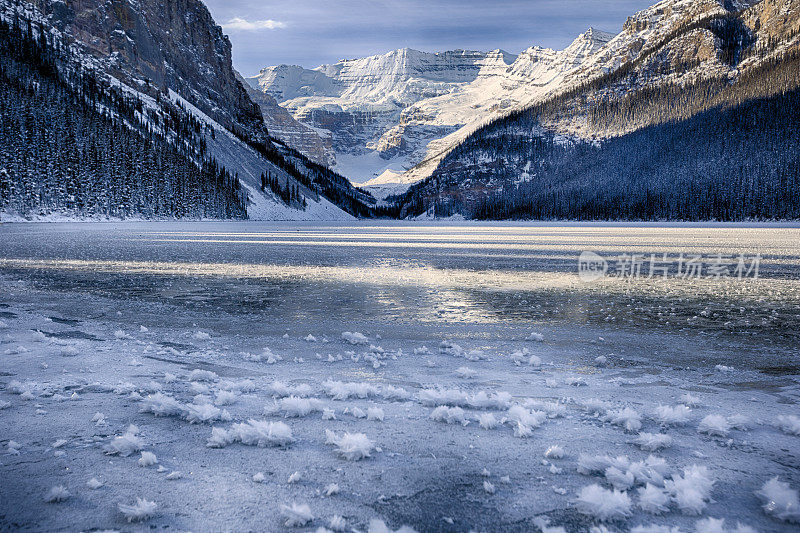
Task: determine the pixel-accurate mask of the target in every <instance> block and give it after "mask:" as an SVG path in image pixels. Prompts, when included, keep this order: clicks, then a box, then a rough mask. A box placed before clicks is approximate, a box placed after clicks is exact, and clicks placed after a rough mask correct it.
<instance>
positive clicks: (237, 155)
mask: <svg viewBox="0 0 800 533" xmlns="http://www.w3.org/2000/svg"><path fill="white" fill-rule="evenodd" d="M0 4H3V5H5V6H7V7H8V9H9V10H11V11H14V10H16V9H17V6H24V7H25V8H27V9H28V10H29V11H32V12H36V13H37V15H36V16H37V18H41V19H42V21H43V23H42V26H45V27H47V26H50V27H51V29H52V31H54V32H58V33H59V34H60V35H63V36H64V37H65V40H66V41H67V42H69V43H70V44H69V46H70V48H75V49H76V50H79V52H80V61H81V62H82V66H81V67H80V68H84V69H86V68H90V69H91V70H92V71H93V72H95V73H96V75H97V77H98V79H100V78H102V83H104V84H109V85H114V86H116V85H121V86H122V87H124V90H125V91H126V92H131V93H138V94H139V96H141V97H143V98H144V100H146V101H147V107H148V110H147V112H146V113H145V114H146V117H144V119H145V120H150V121H151V122H152V124H151V126H152V127H153V128H156V129H157V128H159V124H158V121H160V120H169V118H162V117H169V116H170V113H171V112H174V113H180V114H188V115H192V116H194V118H195V119H196V121H197V123H198V125H197V130H198V131H197V132H196V133H197V134H198V135H200V136H202V137H203V138H204V140H205V144H206V146H207V150H208V153H209V155H210V156H212V157H213V158H214V159H215V160H216V162H218V163H219V164H220V165H223V166H224V167H225V168H226V169H227V170H229V171H231V172H232V173H233V174H235V175H238V177H239V180H240V182H241V183H242V184H243V185H244V188H245V190H246V191H247V193H248V197H249V203H248V208H247V209H248V215H249V216H250V217H251V218H260V219H275V218H278V219H337V218H348V217H349V216H350V215H348V214H347V213H344V212H343V211H342V210H341V209H344V210H345V211H347V212H348V213H350V214H358V215H360V216H369V215H370V214H371V207H370V206H369V205H366V203H370V202H372V203H374V199H372V198H371V197H370V196H369V195H367V194H365V193H363V191H357V190H355V189H354V188H353V187H352V186H351V185H350V184H349V183H348V182H347V181H346V180H344V179H343V178H341V176H337V175H336V174H335V173H332V172H330V171H329V170H328V169H327V168H324V167H321V166H319V165H318V164H316V163H322V164H327V163H331V162H332V158H331V157H330V150H329V149H328V147H327V145H326V142H325V140H324V139H322V138H320V137H319V136H318V135H317V134H316V132H314V131H313V130H311V129H310V128H308V127H307V126H304V125H301V124H298V123H297V122H296V121H295V120H294V119H293V118H292V117H291V116H290V115H289V114H288V113H287V112H286V111H285V110H284V109H282V108H280V107H278V106H277V105H276V104H275V102H274V100H273V99H271V98H270V97H268V96H267V95H259V98H258V100H259V102H258V103H256V102H254V101H253V99H251V97H250V95H249V94H248V89H249V87H248V86H247V84H246V83H243V80H242V78H241V76H239V75H238V74H237V73H236V72H235V71H234V69H233V67H232V63H231V44H230V41H229V40H228V38H227V37H226V36H225V35H224V34H223V33H222V29H221V28H220V27H219V26H218V25H217V24H216V23H215V22H214V20H213V18H212V17H211V14H210V13H209V11H208V9H207V8H206V7H205V5H204V4H203V3H202V2H201V1H200V0H169V1H166V2H164V1H161V0H0ZM166 102H169V106H168V107H170V108H171V109H170V110H169V111H167V110H166V107H167V106H166ZM262 112H265V113H266V114H267V116H266V117H265V116H264V114H262ZM153 116H155V117H156V118H152V117H153ZM267 126H272V127H274V128H275V129H276V136H275V138H274V139H273V138H272V137H271V136H270V134H269V131H268V129H267ZM273 140H276V141H283V142H273ZM293 142H297V143H298V144H299V146H300V148H301V149H303V150H304V151H305V152H307V153H309V154H311V155H312V161H309V160H308V159H307V158H306V157H303V156H302V155H301V154H300V153H299V152H297V151H296V150H295V149H294V148H293V147H292V146H291V144H292V143H293ZM263 173H268V174H269V175H271V176H272V177H275V178H276V179H277V181H278V182H279V184H280V186H281V187H282V188H283V190H288V189H290V188H291V189H292V190H296V191H299V195H301V196H302V198H300V196H297V195H295V196H294V197H292V198H294V199H292V198H290V199H289V200H281V196H280V195H279V194H278V193H276V192H272V191H270V190H266V189H263V188H262V182H261V175H262V174H263ZM284 196H286V195H284ZM287 198H289V196H287ZM302 199H306V200H308V201H307V202H303V201H301V200H302ZM328 200H330V201H328ZM331 202H332V203H331ZM365 202H366V203H365ZM333 204H336V205H333ZM337 206H338V207H337ZM339 208H341V209H339Z"/></svg>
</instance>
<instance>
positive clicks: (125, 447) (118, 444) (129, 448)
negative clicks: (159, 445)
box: [104, 424, 144, 457]
mask: <svg viewBox="0 0 800 533" xmlns="http://www.w3.org/2000/svg"><path fill="white" fill-rule="evenodd" d="M138 433H139V428H137V427H136V426H134V425H133V424H131V425H130V426H128V429H127V430H126V431H125V433H124V434H122V435H120V436H118V437H114V438H113V439H112V440H111V442H109V443H108V444H106V446H105V447H104V450H105V452H106V455H119V456H120V457H128V456H129V455H131V454H132V453H135V452H138V451H139V450H141V449H142V448H143V447H144V442H143V441H142V439H141V437H139V436H138Z"/></svg>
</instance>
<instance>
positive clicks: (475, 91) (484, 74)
mask: <svg viewBox="0 0 800 533" xmlns="http://www.w3.org/2000/svg"><path fill="white" fill-rule="evenodd" d="M611 37H612V35H610V34H606V33H603V32H599V31H597V30H592V29H590V30H589V31H587V32H586V33H585V34H582V35H581V36H579V37H578V38H577V39H576V40H575V42H574V43H572V45H570V46H569V47H568V48H566V49H565V50H562V51H554V50H549V49H542V48H537V47H534V48H530V49H528V50H526V51H525V52H523V53H522V54H520V55H519V56H515V55H513V54H509V53H507V52H504V51H502V50H495V51H492V52H474V51H465V50H455V51H450V52H441V53H427V52H419V51H416V50H411V49H401V50H395V51H392V52H389V53H387V54H383V55H378V56H371V57H367V58H362V59H355V60H347V61H341V62H339V63H336V64H334V65H323V66H321V67H318V68H316V69H314V70H307V69H303V68H302V67H298V66H289V65H280V66H276V67H268V68H265V69H263V70H262V71H261V73H260V74H259V75H258V76H256V77H254V78H250V79H249V80H248V81H250V83H251V85H253V86H254V87H255V88H257V89H258V90H260V91H262V92H264V93H266V94H268V95H269V96H272V97H274V98H275V99H276V100H277V101H278V102H279V103H280V104H281V105H282V106H284V107H286V108H287V109H288V110H289V111H290V112H291V113H292V114H293V115H294V117H295V118H296V119H298V120H299V121H300V122H303V123H306V124H309V125H311V126H313V127H314V128H315V129H318V130H327V131H330V132H331V136H332V140H333V148H334V150H335V152H336V160H337V166H336V167H335V168H337V169H341V170H342V172H343V173H344V174H346V175H347V176H348V177H350V178H351V179H353V180H354V181H368V183H369V185H381V184H385V183H392V182H396V181H401V182H402V181H406V182H408V181H409V179H410V180H411V181H413V180H414V179H415V178H414V177H411V178H408V177H401V176H400V175H402V174H403V173H404V172H405V170H406V169H407V168H408V167H410V166H412V165H413V164H415V163H417V162H419V161H421V160H423V159H425V158H426V157H427V154H429V153H431V152H432V151H435V150H437V142H439V140H440V139H443V138H447V136H449V135H451V134H453V133H454V132H457V131H464V130H467V129H469V128H473V129H474V127H476V126H477V125H479V124H481V123H482V122H484V121H485V120H486V119H487V118H491V117H497V116H501V115H502V114H503V113H506V112H508V111H510V110H512V109H515V108H518V107H519V106H521V105H523V104H525V103H527V102H529V101H530V100H531V99H532V98H533V97H535V96H536V95H538V94H545V93H547V92H548V91H550V90H552V89H553V88H554V87H557V86H559V85H560V84H561V83H562V81H563V79H564V77H565V76H566V75H567V74H568V73H569V71H570V70H572V69H574V68H575V67H576V66H578V65H580V64H581V63H582V62H583V61H584V60H585V59H586V58H587V57H589V56H590V55H591V53H592V52H593V51H595V50H597V49H599V48H600V47H601V46H602V45H604V44H605V43H606V42H608V40H610V39H611Z"/></svg>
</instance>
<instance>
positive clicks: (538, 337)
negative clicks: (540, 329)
mask: <svg viewBox="0 0 800 533" xmlns="http://www.w3.org/2000/svg"><path fill="white" fill-rule="evenodd" d="M525 340H526V341H533V342H544V335H542V334H541V333H536V332H535V331H532V332H531V333H530V334H528V336H527V337H525Z"/></svg>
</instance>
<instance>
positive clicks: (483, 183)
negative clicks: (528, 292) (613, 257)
mask: <svg viewBox="0 0 800 533" xmlns="http://www.w3.org/2000/svg"><path fill="white" fill-rule="evenodd" d="M798 91H800V0H762V1H760V2H758V1H757V2H727V1H726V2H722V1H715V0H700V1H695V0H692V1H689V0H664V1H662V2H659V3H658V4H656V5H654V6H652V7H651V8H648V9H646V10H644V11H642V12H640V13H638V14H636V15H635V16H633V17H631V18H630V19H628V21H627V22H626V24H625V26H624V29H623V31H622V32H621V33H620V34H619V35H617V36H616V37H614V38H613V39H611V40H610V41H609V42H608V43H607V44H606V45H604V46H603V47H601V48H600V49H599V50H598V51H596V52H595V53H593V54H591V55H589V56H588V57H587V58H586V59H585V60H584V61H583V62H582V64H581V65H580V66H578V67H576V68H575V69H573V70H571V71H569V72H568V73H567V74H566V75H565V76H564V81H563V83H562V84H561V86H560V87H559V88H558V89H557V90H555V91H553V92H551V93H549V94H547V95H545V96H542V97H538V98H536V99H534V100H533V101H531V102H530V104H529V105H528V106H527V107H525V108H524V109H521V110H519V111H516V112H513V113H509V114H507V115H506V116H504V117H502V118H500V119H497V120H494V121H492V122H490V123H487V124H485V125H483V126H482V127H480V128H479V129H477V130H475V131H473V132H471V133H470V134H469V135H462V134H463V133H464V132H463V131H461V132H458V133H457V134H454V135H452V136H451V137H450V139H444V140H442V141H441V150H440V151H439V152H437V153H434V154H433V155H431V156H430V157H429V158H428V159H427V160H426V161H424V162H423V163H421V164H420V165H418V166H417V167H416V168H414V169H412V170H411V171H409V172H408V173H406V177H408V176H410V175H412V176H415V177H420V178H423V179H422V181H420V182H419V183H418V184H415V185H413V186H412V187H411V189H410V190H409V192H408V193H407V194H406V195H405V197H404V198H402V199H401V200H400V201H401V203H402V205H403V208H402V215H403V216H417V215H419V214H422V213H428V214H432V213H435V214H437V215H445V216H446V215H448V214H452V213H459V214H463V215H466V216H476V217H485V218H505V217H523V218H524V217H533V218H563V217H566V218H638V219H641V218H646V219H650V218H656V219H658V218H662V219H663V218H690V219H703V218H722V219H737V218H738V219H741V218H748V217H751V218H759V217H763V218H770V217H778V218H780V217H787V218H793V217H795V216H796V214H795V213H796V211H795V209H794V206H796V200H794V199H793V197H792V194H793V193H792V192H789V191H793V190H795V189H796V185H793V184H795V183H796V176H797V170H796V169H797V165H798V164H800V159H798V154H800V151H799V150H798V141H797V138H796V134H795V133H794V132H795V131H797V128H798V126H800V124H798V123H797V116H798V115H797V111H796V110H797V108H798V106H797V101H798V99H800V94H798Z"/></svg>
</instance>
